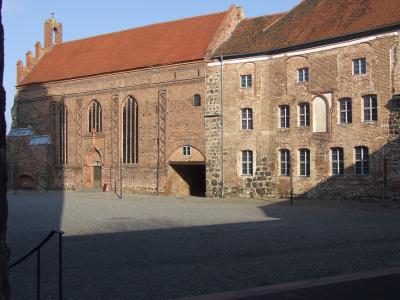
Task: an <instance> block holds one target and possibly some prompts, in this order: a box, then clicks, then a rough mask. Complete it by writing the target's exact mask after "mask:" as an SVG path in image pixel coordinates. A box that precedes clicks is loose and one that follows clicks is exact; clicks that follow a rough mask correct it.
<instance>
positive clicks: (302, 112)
mask: <svg viewBox="0 0 400 300" xmlns="http://www.w3.org/2000/svg"><path fill="white" fill-rule="evenodd" d="M299 126H300V127H306V126H310V104H308V103H300V104H299Z"/></svg>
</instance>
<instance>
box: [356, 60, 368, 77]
mask: <svg viewBox="0 0 400 300" xmlns="http://www.w3.org/2000/svg"><path fill="white" fill-rule="evenodd" d="M362 74H367V61H366V59H365V57H362V58H357V59H353V75H362Z"/></svg>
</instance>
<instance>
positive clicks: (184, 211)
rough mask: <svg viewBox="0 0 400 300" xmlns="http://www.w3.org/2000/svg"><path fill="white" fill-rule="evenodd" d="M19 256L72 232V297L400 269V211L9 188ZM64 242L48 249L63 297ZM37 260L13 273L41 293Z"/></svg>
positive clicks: (28, 292)
mask: <svg viewBox="0 0 400 300" xmlns="http://www.w3.org/2000/svg"><path fill="white" fill-rule="evenodd" d="M9 202H10V222H9V237H8V239H9V245H10V246H11V247H12V250H13V258H14V259H15V258H17V257H18V256H20V255H22V254H24V253H25V252H27V251H28V250H30V249H31V248H32V247H34V246H35V245H36V244H37V243H38V242H39V241H40V240H41V239H42V238H43V237H44V236H46V234H47V233H48V231H49V230H51V229H57V228H61V229H62V230H64V231H65V232H66V236H65V238H64V287H65V293H64V294H65V297H64V298H65V299H168V298H177V297H184V296H191V295H200V294H206V293H207V294H208V293H216V292H222V291H228V290H235V289H247V288H253V287H257V286H266V285H271V284H276V283H283V282H292V281H297V280H306V279H312V278H321V277H326V276H332V275H338V274H347V273H353V272H359V271H364V270H371V269H382V268H388V267H399V266H400V226H399V222H400V209H399V208H398V207H396V206H393V207H382V206H378V205H366V204H360V203H349V204H346V205H345V207H341V205H343V203H338V202H328V203H327V204H324V205H320V204H318V203H316V202H297V203H296V205H295V206H294V207H290V206H288V205H286V204H284V203H279V204H276V203H275V204H274V203H266V202H258V201H252V200H232V201H226V200H224V201H222V200H219V201H214V200H205V199H200V198H173V197H159V198H156V197H150V196H129V197H127V198H126V199H124V200H119V199H118V198H117V197H115V196H114V195H112V194H110V193H108V194H103V193H65V194H62V193H19V194H18V195H16V196H14V195H11V194H10V197H9ZM56 249H57V243H56V240H54V241H52V242H51V243H50V244H49V245H48V246H46V248H45V249H44V250H43V259H42V261H44V264H45V266H44V270H43V298H42V299H55V298H56V296H55V295H56V283H57V277H56V275H57V265H56V262H57V257H56ZM34 274H35V269H34V259H32V261H31V262H30V263H26V264H24V265H22V266H18V267H16V268H15V269H13V270H12V280H13V287H14V299H17V300H18V299H32V298H34V295H35V292H34V284H35V281H34Z"/></svg>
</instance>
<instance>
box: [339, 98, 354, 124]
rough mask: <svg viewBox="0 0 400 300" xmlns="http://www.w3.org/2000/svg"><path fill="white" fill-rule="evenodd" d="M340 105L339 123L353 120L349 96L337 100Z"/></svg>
mask: <svg viewBox="0 0 400 300" xmlns="http://www.w3.org/2000/svg"><path fill="white" fill-rule="evenodd" d="M339 106H340V123H341V124H348V123H351V122H352V121H353V113H352V103H351V99H350V98H343V99H340V100H339Z"/></svg>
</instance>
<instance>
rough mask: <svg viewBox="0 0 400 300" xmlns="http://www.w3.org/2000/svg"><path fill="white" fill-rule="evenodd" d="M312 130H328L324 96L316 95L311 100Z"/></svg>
mask: <svg viewBox="0 0 400 300" xmlns="http://www.w3.org/2000/svg"><path fill="white" fill-rule="evenodd" d="M312 112H313V122H312V123H313V131H314V132H327V130H328V105H327V102H326V100H325V99H324V98H322V97H316V98H315V99H314V100H313V102H312Z"/></svg>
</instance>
